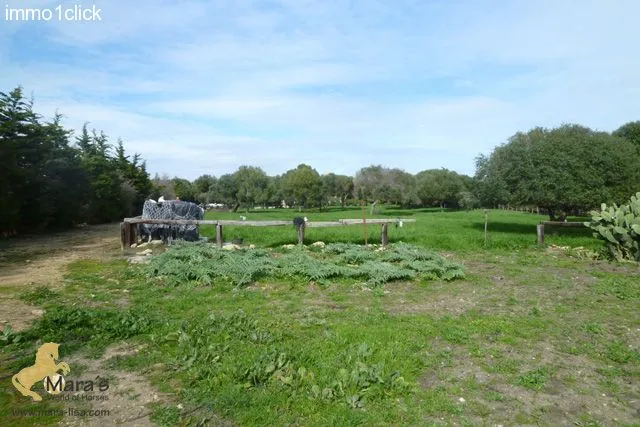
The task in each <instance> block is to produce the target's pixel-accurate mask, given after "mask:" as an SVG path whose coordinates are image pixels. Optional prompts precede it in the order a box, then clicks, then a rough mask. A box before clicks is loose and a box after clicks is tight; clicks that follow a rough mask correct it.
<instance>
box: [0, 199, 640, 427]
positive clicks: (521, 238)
mask: <svg viewBox="0 0 640 427" xmlns="http://www.w3.org/2000/svg"><path fill="white" fill-rule="evenodd" d="M240 215H245V216H247V219H248V220H261V219H292V218H293V217H294V216H298V215H306V216H307V217H308V218H309V220H310V221H314V220H329V219H339V218H358V217H360V216H361V211H360V210H359V209H353V210H346V211H329V212H322V213H320V212H302V213H298V212H295V211H292V210H291V211H279V210H278V211H264V212H249V213H224V214H222V213H215V214H211V213H208V214H207V217H208V218H220V219H238V217H239V216H240ZM376 217H390V218H395V217H411V218H415V219H416V220H417V222H416V223H414V224H405V226H404V227H402V228H395V227H393V226H391V227H390V229H389V237H390V240H391V242H392V243H393V244H395V245H397V244H398V242H406V243H410V244H413V245H416V246H418V247H421V248H424V249H425V250H426V251H432V252H435V253H438V254H440V255H442V256H443V257H444V259H445V260H446V262H449V263H452V264H461V265H462V266H463V268H464V272H465V275H464V278H457V279H453V280H444V279H437V278H436V279H434V278H424V277H423V278H416V279H401V280H397V281H391V282H389V283H386V284H384V285H381V286H368V285H366V284H365V283H364V282H363V281H362V280H360V279H358V278H353V277H352V278H340V277H337V278H335V280H333V279H331V280H328V281H315V280H309V279H308V278H307V279H303V278H301V277H298V276H295V275H294V276H291V277H285V278H274V277H272V276H269V275H268V274H265V275H262V276H260V278H259V279H258V280H257V281H256V282H255V283H251V284H249V285H247V286H241V287H238V286H236V285H235V284H233V283H230V282H229V281H228V280H224V279H222V278H216V277H213V278H211V280H210V284H208V285H203V284H198V283H196V281H194V280H184V282H180V281H172V282H169V281H168V280H167V278H166V277H165V278H164V279H163V278H162V277H155V276H154V275H153V274H150V271H149V267H148V266H144V265H136V266H131V265H128V264H127V263H126V262H125V261H113V262H99V261H96V260H92V259H87V260H81V261H75V262H73V263H72V264H70V266H69V268H68V271H67V273H66V276H65V279H64V284H63V286H61V287H60V288H57V289H54V290H51V289H48V288H35V289H32V290H30V291H28V292H24V293H23V294H22V296H21V298H22V300H23V301H25V302H28V303H29V304H33V305H34V306H35V307H34V308H42V309H44V310H45V314H44V316H43V317H42V318H41V319H40V320H39V321H37V322H36V323H34V325H33V327H32V328H31V329H28V330H26V331H23V332H21V333H19V334H5V336H4V337H3V338H2V341H0V345H3V347H2V348H1V350H0V351H1V353H0V361H2V364H1V365H0V366H1V368H0V378H2V380H1V384H0V387H1V389H0V391H1V392H2V393H1V394H0V410H1V411H2V412H3V413H4V416H6V417H7V418H6V419H7V421H9V423H10V424H9V425H34V424H51V423H56V422H60V421H62V420H63V417H62V416H60V415H52V416H49V417H19V416H11V413H10V410H13V409H15V408H21V409H25V408H26V409H28V408H34V407H37V408H53V409H55V408H60V407H62V406H64V405H63V404H61V403H59V402H54V401H52V400H50V399H47V398H45V401H44V402H41V403H29V402H28V401H26V399H25V398H23V397H22V396H21V395H19V394H17V393H16V392H15V390H14V389H13V388H12V386H11V384H10V382H9V377H10V375H11V374H12V373H15V372H17V371H18V370H19V369H20V368H22V367H25V366H28V365H31V364H32V363H33V351H34V349H35V347H36V342H38V343H41V342H46V341H54V342H57V343H61V344H62V346H61V359H62V360H67V359H69V358H71V360H76V361H77V362H75V364H74V365H73V366H74V367H75V366H77V367H78V368H77V369H76V370H75V371H72V373H71V374H70V377H69V378H71V377H72V376H73V375H79V376H80V377H81V376H82V375H83V372H93V371H92V370H91V369H94V368H95V363H94V362H95V361H98V362H99V363H100V365H99V366H100V370H101V372H102V373H103V375H106V376H107V377H110V378H114V379H115V380H116V381H118V380H119V381H121V382H122V381H127V378H130V377H128V376H126V375H125V374H123V373H129V374H130V375H136V376H140V377H143V378H145V379H148V380H149V381H150V384H151V388H150V389H145V390H144V391H142V392H139V393H138V396H135V395H132V396H133V397H131V399H133V400H135V399H138V400H139V401H140V402H141V405H142V406H145V407H146V408H147V409H148V410H149V412H150V416H149V417H148V418H144V419H145V420H147V419H148V420H151V421H152V422H154V423H156V424H158V425H209V424H210V425H340V426H344V425H407V426H409V425H410V426H413V425H470V426H471V425H474V426H475V425H487V426H493V425H498V424H500V425H549V426H556V425H577V426H598V425H602V426H608V425H639V424H638V417H639V415H640V352H639V348H640V312H639V311H638V307H639V306H640V278H639V277H640V276H639V273H640V269H639V268H638V266H637V265H635V264H611V263H608V262H605V261H594V260H592V259H590V258H588V257H586V256H584V253H583V252H581V251H572V250H563V249H552V248H546V249H545V248H539V247H537V245H536V243H535V239H536V236H535V224H537V223H538V222H539V221H540V220H542V219H545V218H544V217H542V216H537V215H532V214H526V213H517V212H506V211H490V212H489V239H488V242H487V244H486V245H485V243H484V230H483V228H484V215H483V212H482V211H472V212H440V211H439V210H400V209H385V210H382V211H381V212H380V213H379V214H378V215H376ZM201 231H202V234H203V235H205V236H208V237H210V238H211V237H214V230H212V229H211V228H208V229H207V228H206V227H203V228H202V230H201ZM362 232H363V230H362V227H361V226H349V227H332V228H315V229H314V228H311V229H308V230H307V233H306V239H305V243H307V244H310V243H313V242H315V241H323V242H325V243H332V242H352V243H358V244H361V243H362V242H363V234H362ZM547 233H548V234H547V238H546V241H547V243H548V244H554V245H558V246H569V247H574V248H575V247H585V248H587V249H592V250H595V249H598V248H599V247H600V243H599V242H598V241H596V240H595V239H593V238H592V237H591V236H590V233H589V232H588V231H587V230H581V229H568V230H564V229H563V230H559V233H558V235H554V233H553V232H552V231H547ZM224 234H225V238H226V239H227V240H231V239H232V238H235V237H242V238H243V239H244V244H246V245H248V244H255V245H256V246H257V247H258V248H272V253H273V254H274V255H273V256H274V257H275V259H276V260H277V259H278V258H280V257H286V256H287V251H286V250H284V249H282V245H283V244H289V243H295V239H296V234H295V229H294V228H293V225H292V226H291V227H264V228H262V227H225V228H224ZM368 234H369V243H379V238H380V227H379V226H369V227H368ZM170 251H171V249H170V250H169V253H170ZM160 259H161V258H160ZM205 262H206V261H205V260H200V261H198V258H197V256H195V257H192V258H188V259H187V258H185V261H184V265H185V269H187V270H188V269H190V268H191V269H194V270H196V269H198V268H200V267H199V266H200V265H201V264H204V263H205ZM243 262H244V261H243ZM243 265H245V264H238V265H237V266H235V267H236V269H242V268H243ZM203 274H204V273H203ZM185 277H187V276H185ZM188 277H200V276H198V275H197V274H196V275H195V276H188ZM38 340H39V341H38ZM16 341H17V342H16ZM2 343H4V344H2ZM114 346H117V347H119V348H128V349H131V348H135V349H136V350H135V351H133V350H132V351H121V352H118V351H113V348H114ZM105 349H106V352H105ZM74 358H75V359H74ZM83 364H84V365H85V366H84V368H83V367H82V366H83ZM92 366H93V368H91V367H92ZM123 375H124V376H123ZM127 375H128V374H127ZM123 378H124V379H123ZM35 388H36V387H34V389H35ZM154 393H155V394H157V395H158V398H157V399H155V398H154V399H146V398H145V396H146V395H148V394H154ZM147 397H148V396H147ZM87 405H89V406H91V405H92V404H87ZM106 405H107V406H105V407H108V404H106ZM111 409H112V410H113V412H112V416H114V417H119V419H120V420H122V419H128V420H129V421H131V420H132V419H133V418H135V417H133V416H130V415H127V414H120V413H118V408H117V407H115V406H114V407H113V408H111ZM3 413H0V416H3ZM127 417H129V418H127ZM67 418H68V417H67ZM107 424H109V422H107Z"/></svg>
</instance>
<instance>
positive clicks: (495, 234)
mask: <svg viewBox="0 0 640 427" xmlns="http://www.w3.org/2000/svg"><path fill="white" fill-rule="evenodd" d="M240 215H243V216H245V217H246V218H247V220H253V221H260V220H280V219H284V220H288V219H291V220H292V221H293V218H294V217H296V216H307V218H308V219H309V221H331V220H337V219H347V218H362V210H361V209H359V208H350V209H346V210H344V211H343V210H337V209H333V210H329V211H325V212H318V211H303V212H298V211H297V210H293V209H287V210H283V209H272V210H264V211H252V212H249V213H246V212H238V213H232V212H207V213H206V215H205V218H206V219H233V220H238V219H240ZM366 216H367V217H370V215H369V211H367V212H366ZM372 217H373V218H388V219H394V218H398V217H401V218H412V219H415V220H416V222H415V223H405V224H404V225H403V227H402V228H396V227H395V226H393V225H391V226H390V227H389V238H390V241H391V242H399V241H402V242H406V243H412V244H416V245H419V246H424V247H426V248H430V249H437V250H447V251H456V252H469V251H476V250H480V249H485V248H489V249H494V250H503V251H504V250H507V251H510V250H514V249H526V248H531V247H532V246H535V244H536V224H538V223H539V222H540V221H542V220H548V219H549V218H548V217H546V216H543V215H535V214H529V213H524V212H512V211H502V210H491V211H489V221H488V239H487V245H486V247H485V242H484V213H483V211H482V210H474V211H470V212H460V211H445V212H440V210H439V209H411V210H408V209H398V208H381V209H380V210H379V212H378V213H377V214H375V215H373V216H372ZM570 220H575V219H571V218H570ZM201 233H202V235H203V236H207V237H209V238H213V239H215V229H214V227H213V226H203V227H201ZM223 233H224V237H225V240H228V241H231V240H232V239H233V238H235V237H240V238H243V239H244V243H245V244H252V243H253V244H255V245H258V246H268V247H274V246H281V245H283V244H289V243H295V242H296V230H295V228H294V227H293V224H292V225H291V227H288V226H283V227H234V226H228V227H224V228H223ZM546 233H547V234H546V235H545V241H546V243H548V244H556V245H560V246H566V245H569V246H584V247H586V248H597V247H600V243H599V242H598V241H597V240H595V239H593V238H592V236H591V232H590V231H589V230H587V229H586V228H585V229H576V228H568V229H567V228H563V229H558V228H556V229H554V228H553V227H546ZM367 235H368V242H369V243H380V225H371V224H369V225H367ZM315 241H323V242H325V243H331V242H351V243H358V244H362V243H364V230H363V227H362V225H352V226H345V227H327V228H308V229H307V230H306V232H305V242H309V243H311V242H315Z"/></svg>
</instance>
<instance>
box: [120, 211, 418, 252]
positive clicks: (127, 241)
mask: <svg viewBox="0 0 640 427" xmlns="http://www.w3.org/2000/svg"><path fill="white" fill-rule="evenodd" d="M399 222H402V223H405V222H416V220H415V219H413V218H396V219H386V218H372V219H339V220H337V221H309V222H306V223H305V224H303V225H300V226H297V227H296V231H297V234H298V244H302V243H303V241H304V231H305V228H307V227H309V228H315V227H342V226H348V225H359V224H362V225H366V224H381V226H382V233H381V243H382V245H383V246H384V245H387V244H388V243H389V236H388V227H389V224H395V223H399ZM138 224H162V225H215V226H216V243H217V244H218V246H219V247H222V243H223V238H222V226H223V225H225V226H241V227H276V226H286V225H289V226H291V225H293V221H280V220H275V221H240V220H224V219H219V220H218V219H150V218H141V217H135V218H125V219H124V220H123V222H122V223H120V239H121V243H122V249H123V250H124V249H126V248H128V247H130V246H131V245H132V244H133V243H135V242H136V241H137V237H138V227H137V226H138Z"/></svg>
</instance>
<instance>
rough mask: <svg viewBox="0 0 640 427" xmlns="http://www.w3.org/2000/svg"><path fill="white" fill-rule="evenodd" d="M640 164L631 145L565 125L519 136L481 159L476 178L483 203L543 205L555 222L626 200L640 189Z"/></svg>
mask: <svg viewBox="0 0 640 427" xmlns="http://www.w3.org/2000/svg"><path fill="white" fill-rule="evenodd" d="M639 164H640V158H639V156H638V152H637V150H636V148H635V147H634V145H633V143H631V142H630V141H628V140H626V139H624V138H618V137H615V136H613V135H611V134H608V133H606V132H597V131H593V130H591V129H589V128H586V127H583V126H579V125H563V126H560V127H558V128H556V129H544V128H535V129H532V130H530V131H529V132H526V133H522V132H518V133H517V134H515V135H514V136H512V137H511V138H510V139H509V141H508V142H507V143H506V144H503V145H501V146H499V147H497V148H496V149H495V150H494V151H493V153H492V154H491V156H490V157H480V158H479V159H478V163H477V165H478V170H477V178H478V180H479V181H480V182H481V183H482V185H483V186H484V189H483V190H482V194H483V195H484V196H485V199H484V200H485V202H488V203H491V204H496V203H504V204H512V205H517V206H526V205H533V206H539V207H542V208H546V209H547V210H548V211H549V213H550V216H551V217H552V218H554V217H555V213H556V212H565V213H566V212H568V211H571V210H588V209H590V208H593V207H594V206H598V205H599V204H600V203H603V202H604V203H613V202H620V201H622V200H625V199H626V198H628V197H629V194H633V193H634V192H635V191H637V190H638V189H639V185H640V168H639V167H638V165H639ZM562 216H564V215H562V214H561V217H562Z"/></svg>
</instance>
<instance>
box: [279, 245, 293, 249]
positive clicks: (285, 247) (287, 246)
mask: <svg viewBox="0 0 640 427" xmlns="http://www.w3.org/2000/svg"><path fill="white" fill-rule="evenodd" d="M282 247H283V248H284V249H293V248H295V247H296V245H282Z"/></svg>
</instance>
